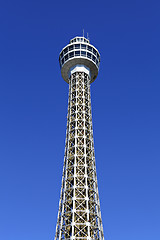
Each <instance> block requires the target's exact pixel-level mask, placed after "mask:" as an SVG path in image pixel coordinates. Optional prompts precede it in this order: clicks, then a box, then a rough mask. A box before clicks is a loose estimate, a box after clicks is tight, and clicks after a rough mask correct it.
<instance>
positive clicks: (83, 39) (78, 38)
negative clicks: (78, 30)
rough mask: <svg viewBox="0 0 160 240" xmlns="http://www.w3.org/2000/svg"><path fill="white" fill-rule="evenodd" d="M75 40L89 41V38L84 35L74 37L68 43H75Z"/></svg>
mask: <svg viewBox="0 0 160 240" xmlns="http://www.w3.org/2000/svg"><path fill="white" fill-rule="evenodd" d="M75 42H84V43H89V40H88V39H87V38H85V37H75V38H72V39H71V40H70V43H75Z"/></svg>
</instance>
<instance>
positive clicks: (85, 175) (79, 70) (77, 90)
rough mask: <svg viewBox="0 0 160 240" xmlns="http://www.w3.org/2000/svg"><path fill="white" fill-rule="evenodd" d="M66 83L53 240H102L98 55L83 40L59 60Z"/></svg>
mask: <svg viewBox="0 0 160 240" xmlns="http://www.w3.org/2000/svg"><path fill="white" fill-rule="evenodd" d="M59 62H60V67H61V74H62V77H63V79H64V80H65V81H66V82H67V83H69V100H68V117H67V132H66V145H65V155H64V167H63V176H62V186H61V195H60V202H59V212H58V220H57V227H56V235H55V240H61V239H75V240H80V239H83V240H89V239H90V240H91V239H99V240H104V235H103V227H102V219H101V212H100V203H99V194H98V186H97V176H96V166H95V155H94V144H93V130H92V114H91V96H90V83H92V82H93V81H94V80H95V79H96V77H97V75H98V70H99V63H100V54H99V52H98V50H97V49H96V48H95V47H94V46H93V45H91V44H90V42H89V40H88V39H86V38H84V37H75V38H73V39H72V40H71V41H70V43H69V44H68V45H67V46H66V47H64V48H63V49H62V51H61V53H60V56H59Z"/></svg>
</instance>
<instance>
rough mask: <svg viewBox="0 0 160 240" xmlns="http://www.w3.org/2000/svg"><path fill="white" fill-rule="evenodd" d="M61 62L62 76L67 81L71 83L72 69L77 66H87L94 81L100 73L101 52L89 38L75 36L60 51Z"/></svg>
mask: <svg viewBox="0 0 160 240" xmlns="http://www.w3.org/2000/svg"><path fill="white" fill-rule="evenodd" d="M59 64H60V68H61V74H62V77H63V79H64V80H65V81H66V82H67V83H69V81H68V79H69V77H70V71H71V69H73V68H74V67H75V66H85V67H86V68H87V69H89V71H90V78H91V80H90V82H91V83H92V82H93V81H94V80H95V79H96V77H97V75H98V71H99V65H100V54H99V52H98V50H97V49H96V48H95V47H94V46H93V45H91V44H90V42H89V40H88V39H87V38H85V37H75V38H73V39H71V40H70V43H69V44H68V45H67V46H65V47H64V48H63V49H62V51H61V52H60V55H59Z"/></svg>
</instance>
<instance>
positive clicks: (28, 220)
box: [0, 0, 160, 240]
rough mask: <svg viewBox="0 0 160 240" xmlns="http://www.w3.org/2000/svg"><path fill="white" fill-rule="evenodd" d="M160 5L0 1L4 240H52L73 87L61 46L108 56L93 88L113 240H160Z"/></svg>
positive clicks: (0, 215)
mask: <svg viewBox="0 0 160 240" xmlns="http://www.w3.org/2000/svg"><path fill="white" fill-rule="evenodd" d="M159 13H160V2H159V1H158V0H157V1H156V0H155V1H151V0H150V1H147V0H134V1H133V0H130V1H127V0H121V1H118V0H112V1H104V0H100V1H94V0H93V1H84V0H81V1H53V0H52V1H51V0H46V1H44V0H39V1H35V0H28V1H22V0H15V1H11V0H1V2H0V239H2V240H35V239H38V240H47V239H48V240H51V239H53V238H54V234H55V227H56V221H57V213H58V202H59V195H60V187H61V177H62V166H63V154H64V143H65V130H66V120H67V119H66V116H67V98H68V85H67V84H66V83H65V82H64V81H63V79H62V77H61V74H60V68H59V63H58V55H59V52H60V51H61V49H62V48H63V47H64V46H65V45H66V44H68V43H69V40H70V39H71V38H73V37H75V36H76V35H82V30H83V29H84V30H85V36H86V32H88V33H89V38H90V41H91V44H93V45H95V47H97V48H98V50H99V51H100V53H101V66H100V72H99V75H98V78H97V80H96V81H95V82H94V83H93V84H92V86H91V92H92V112H93V126H94V139H95V152H96V164H97V174H98V184H99V192H100V200H101V210H102V219H103V225H104V233H105V239H106V240H151V239H152V240H159V239H160V28H159V26H160V15H159Z"/></svg>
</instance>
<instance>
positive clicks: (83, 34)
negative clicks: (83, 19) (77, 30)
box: [83, 29, 84, 37]
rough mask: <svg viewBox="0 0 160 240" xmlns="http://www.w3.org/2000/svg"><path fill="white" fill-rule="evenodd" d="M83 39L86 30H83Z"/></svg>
mask: <svg viewBox="0 0 160 240" xmlns="http://www.w3.org/2000/svg"><path fill="white" fill-rule="evenodd" d="M83 37H84V29H83Z"/></svg>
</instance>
